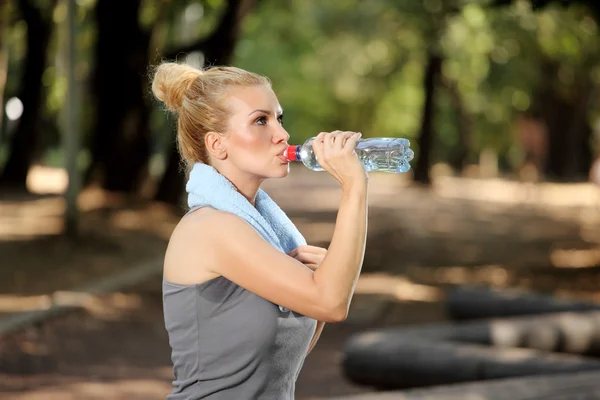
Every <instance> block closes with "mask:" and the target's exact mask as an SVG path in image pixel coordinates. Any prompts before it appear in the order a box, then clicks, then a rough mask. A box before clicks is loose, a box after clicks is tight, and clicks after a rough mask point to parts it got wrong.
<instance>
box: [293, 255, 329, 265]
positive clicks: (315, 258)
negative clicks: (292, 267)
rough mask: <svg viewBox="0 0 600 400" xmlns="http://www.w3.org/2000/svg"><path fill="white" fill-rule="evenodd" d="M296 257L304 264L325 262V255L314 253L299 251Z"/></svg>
mask: <svg viewBox="0 0 600 400" xmlns="http://www.w3.org/2000/svg"><path fill="white" fill-rule="evenodd" d="M294 258H295V259H296V260H298V261H300V262H301V263H303V264H306V263H310V264H321V262H323V256H322V255H321V254H314V253H298V255H296V257H294Z"/></svg>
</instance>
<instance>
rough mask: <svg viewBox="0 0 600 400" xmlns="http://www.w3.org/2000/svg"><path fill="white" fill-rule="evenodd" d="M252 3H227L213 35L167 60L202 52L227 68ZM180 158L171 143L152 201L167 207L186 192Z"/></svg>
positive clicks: (233, 0)
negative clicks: (162, 173) (193, 52)
mask: <svg viewBox="0 0 600 400" xmlns="http://www.w3.org/2000/svg"><path fill="white" fill-rule="evenodd" d="M254 4H255V1H254V0H229V1H228V4H227V9H226V10H225V13H224V14H223V17H222V18H221V21H220V23H219V25H218V26H217V28H216V29H215V30H214V32H213V33H212V34H211V35H210V36H208V37H207V38H206V39H203V40H199V41H198V42H196V43H193V44H191V45H187V46H185V47H182V48H180V49H175V50H172V51H170V52H168V53H167V57H166V58H167V59H172V58H174V57H176V56H177V55H178V54H185V53H187V52H191V51H201V52H203V53H204V59H205V60H206V62H207V63H209V64H211V65H227V64H229V63H230V61H231V57H232V55H233V52H234V50H235V45H236V43H237V41H238V37H239V33H240V26H241V23H242V20H243V18H244V16H245V15H246V14H247V13H248V12H249V11H250V9H251V8H252V6H253V5H254ZM181 164H182V163H181V158H180V156H179V153H178V151H177V149H176V147H175V143H173V147H172V148H171V151H170V153H169V160H168V162H167V169H166V170H165V173H164V175H163V177H162V179H161V181H160V184H159V186H158V189H157V191H156V194H155V200H157V201H162V202H165V203H169V204H177V203H178V202H179V200H180V199H181V195H182V193H183V192H184V189H185V174H184V173H183V172H182V168H181Z"/></svg>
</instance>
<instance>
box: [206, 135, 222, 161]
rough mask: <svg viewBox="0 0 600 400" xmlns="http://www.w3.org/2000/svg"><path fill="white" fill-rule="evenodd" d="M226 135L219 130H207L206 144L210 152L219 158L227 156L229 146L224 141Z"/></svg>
mask: <svg viewBox="0 0 600 400" xmlns="http://www.w3.org/2000/svg"><path fill="white" fill-rule="evenodd" d="M224 139H225V136H224V135H222V134H220V133H218V132H212V131H211V132H207V133H206V135H204V145H205V146H206V150H207V151H208V153H209V154H210V155H211V156H213V157H214V158H216V159H218V160H224V159H225V158H227V148H226V147H225V143H224Z"/></svg>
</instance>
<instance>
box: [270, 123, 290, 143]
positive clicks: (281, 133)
mask: <svg viewBox="0 0 600 400" xmlns="http://www.w3.org/2000/svg"><path fill="white" fill-rule="evenodd" d="M288 140H290V134H289V133H288V132H287V131H286V130H285V129H284V127H283V126H281V125H280V126H278V127H277V129H276V131H275V135H273V141H274V142H275V143H279V142H282V141H283V142H287V141H288Z"/></svg>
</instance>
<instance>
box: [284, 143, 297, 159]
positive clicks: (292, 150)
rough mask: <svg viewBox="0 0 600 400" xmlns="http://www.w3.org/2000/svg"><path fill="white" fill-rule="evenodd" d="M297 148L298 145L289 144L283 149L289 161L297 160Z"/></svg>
mask: <svg viewBox="0 0 600 400" xmlns="http://www.w3.org/2000/svg"><path fill="white" fill-rule="evenodd" d="M297 148H298V146H289V147H288V148H287V150H286V151H285V156H286V158H287V159H288V160H289V161H298V158H297V157H296V149H297Z"/></svg>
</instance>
